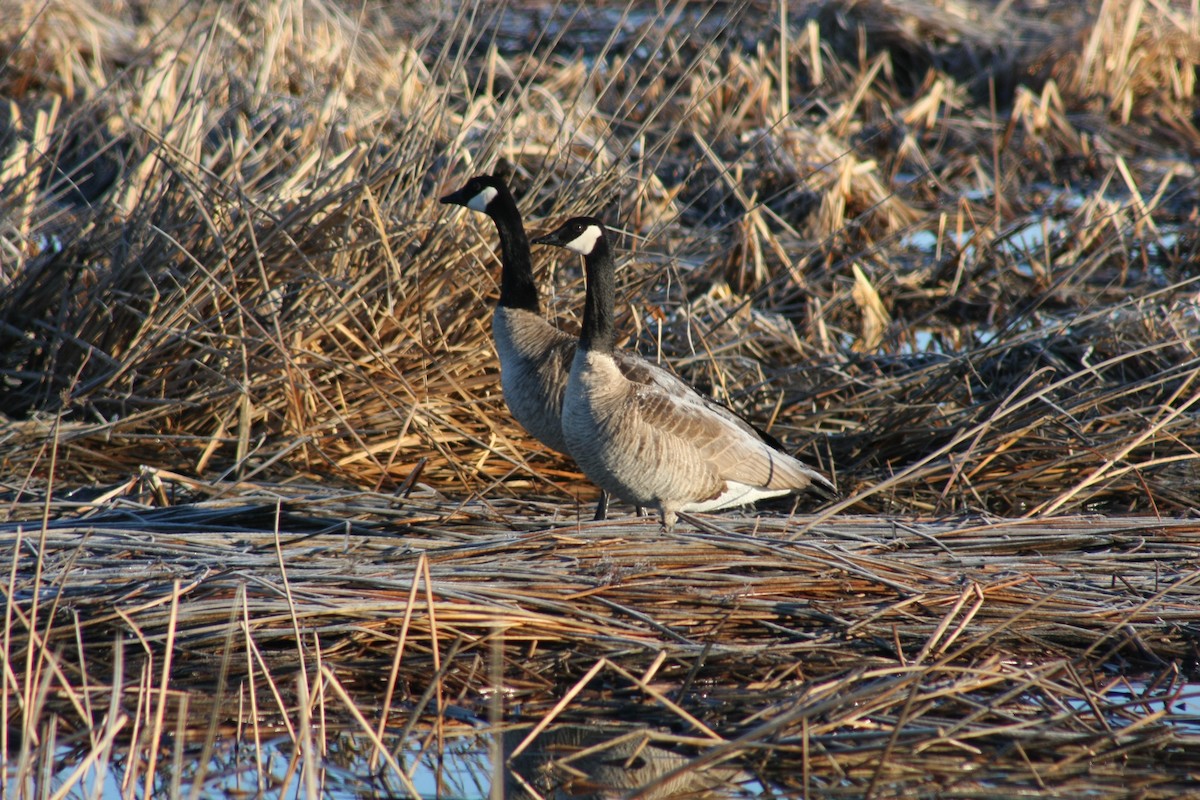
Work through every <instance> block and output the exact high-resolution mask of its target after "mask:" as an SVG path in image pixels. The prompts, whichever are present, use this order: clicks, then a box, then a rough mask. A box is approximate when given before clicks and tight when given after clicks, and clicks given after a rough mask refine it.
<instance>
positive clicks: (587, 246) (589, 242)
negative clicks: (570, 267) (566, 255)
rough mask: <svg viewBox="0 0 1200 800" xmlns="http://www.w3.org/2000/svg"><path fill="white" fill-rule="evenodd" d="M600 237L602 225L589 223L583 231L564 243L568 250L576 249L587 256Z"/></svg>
mask: <svg viewBox="0 0 1200 800" xmlns="http://www.w3.org/2000/svg"><path fill="white" fill-rule="evenodd" d="M599 239H600V226H599V225H588V226H587V227H586V228H584V229H583V233H581V234H579V235H578V236H576V237H575V238H574V239H572V240H571V241H569V242H567V243H566V244H564V245H563V247H565V248H567V249H568V250H574V251H575V252H576V253H579V254H580V255H581V256H586V255H587V254H588V253H590V252H592V248H593V247H595V246H596V242H597V241H599Z"/></svg>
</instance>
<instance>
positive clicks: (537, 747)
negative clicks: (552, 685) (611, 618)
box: [504, 725, 758, 800]
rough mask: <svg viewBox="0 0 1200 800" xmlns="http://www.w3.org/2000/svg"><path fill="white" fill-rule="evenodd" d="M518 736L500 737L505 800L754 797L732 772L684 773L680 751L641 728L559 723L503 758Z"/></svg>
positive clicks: (724, 769) (684, 762)
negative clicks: (504, 764)
mask: <svg viewBox="0 0 1200 800" xmlns="http://www.w3.org/2000/svg"><path fill="white" fill-rule="evenodd" d="M524 738H525V734H524V732H522V731H514V732H510V733H508V734H505V736H504V751H505V755H506V762H508V766H509V769H508V770H507V771H506V775H505V790H506V792H507V796H508V797H514V798H537V797H544V798H547V800H549V799H550V798H572V800H583V799H584V798H606V797H622V796H624V795H626V794H628V793H629V792H631V791H632V790H635V789H644V790H645V791H644V793H643V794H641V795H640V796H641V797H646V798H664V797H678V796H681V795H688V796H690V797H737V796H752V795H757V794H758V792H757V791H753V790H752V787H751V786H750V785H747V784H749V783H750V782H751V778H750V776H748V775H746V774H745V773H744V772H741V771H739V770H738V769H736V768H732V767H728V766H723V765H722V766H716V767H710V768H707V769H700V770H695V769H689V768H688V764H689V762H690V760H691V758H690V757H689V756H688V755H687V754H686V753H683V752H680V751H679V750H677V749H675V748H673V747H670V746H666V745H665V743H664V742H662V741H661V740H662V739H663V738H664V737H662V736H661V735H659V734H656V732H654V731H652V730H650V729H647V728H640V727H635V726H628V727H614V726H605V727H585V726H582V725H563V726H560V727H557V728H552V729H549V730H547V731H544V732H543V733H542V734H541V735H539V736H538V737H537V739H536V740H535V742H534V743H533V745H532V746H531V747H529V748H528V749H526V750H524V751H523V752H521V753H520V754H518V755H517V756H516V757H515V758H512V759H509V758H508V757H507V756H508V754H509V753H512V752H513V751H514V750H515V749H516V748H517V746H518V745H519V744H520V743H521V741H522V740H523V739H524ZM656 739H657V740H659V741H657V742H656ZM739 784H743V785H739Z"/></svg>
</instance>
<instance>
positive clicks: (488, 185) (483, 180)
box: [441, 175, 506, 214]
mask: <svg viewBox="0 0 1200 800" xmlns="http://www.w3.org/2000/svg"><path fill="white" fill-rule="evenodd" d="M505 191H506V187H505V185H504V180H503V179H502V178H499V177H497V176H495V175H476V176H475V177H474V178H471V180H469V181H467V183H466V185H465V186H463V187H462V188H461V189H459V190H458V191H457V192H451V193H450V194H448V195H446V196H445V197H443V198H442V199H441V202H443V203H446V204H447V205H455V206H463V207H464V208H469V209H471V210H472V211H481V212H483V213H484V214H486V213H488V206H490V205H491V204H492V201H493V200H495V199H496V198H497V197H499V196H500V195H501V194H502V193H504V192H505Z"/></svg>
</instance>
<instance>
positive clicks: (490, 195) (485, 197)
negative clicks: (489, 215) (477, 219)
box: [467, 186, 500, 211]
mask: <svg viewBox="0 0 1200 800" xmlns="http://www.w3.org/2000/svg"><path fill="white" fill-rule="evenodd" d="M498 194H500V192H499V190H497V189H496V187H495V186H485V187H483V191H482V192H480V193H479V194H477V195H475V196H474V197H472V198H471V199H470V200H468V201H467V208H469V209H471V210H472V211H487V207H488V204H489V203H491V202H492V201H493V200H495V199H496V195H498Z"/></svg>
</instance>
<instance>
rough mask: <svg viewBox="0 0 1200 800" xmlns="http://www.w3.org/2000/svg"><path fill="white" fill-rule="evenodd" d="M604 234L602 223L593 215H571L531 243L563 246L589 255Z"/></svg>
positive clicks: (582, 254)
mask: <svg viewBox="0 0 1200 800" xmlns="http://www.w3.org/2000/svg"><path fill="white" fill-rule="evenodd" d="M604 235H605V230H604V223H603V222H601V221H600V220H598V219H596V218H595V217H572V218H571V219H569V220H567V221H566V222H564V223H563V224H562V225H560V226H559V227H558V228H556V229H555V230H553V231H551V232H550V233H547V234H546V235H545V236H539V237H538V238H536V239H534V240H533V243H534V244H552V245H555V246H556V247H565V248H566V249H568V250H570V251H572V252H575V253H579V254H580V255H581V256H589V255H591V254H592V252H593V251H594V250H595V249H596V245H597V244H598V243H599V242H600V241H602V240H603V239H604Z"/></svg>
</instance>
